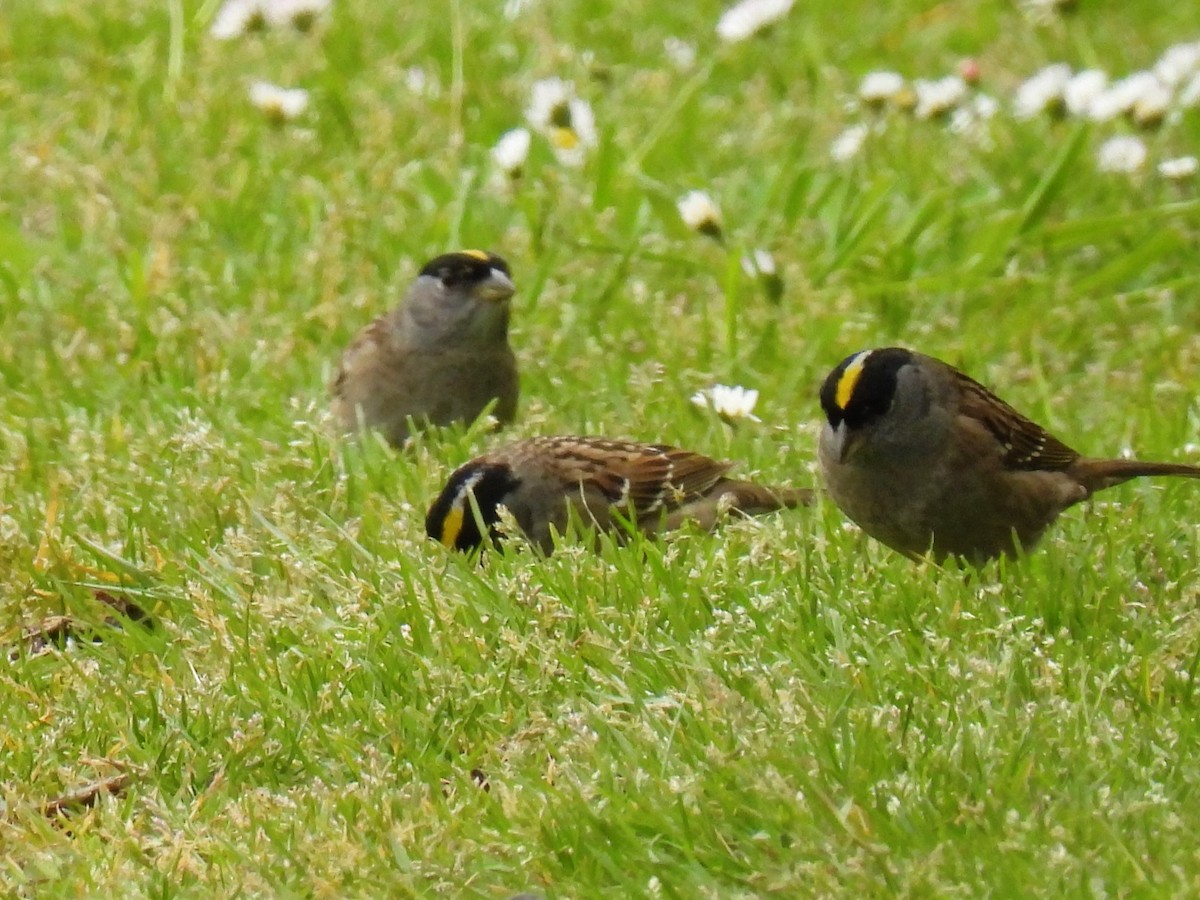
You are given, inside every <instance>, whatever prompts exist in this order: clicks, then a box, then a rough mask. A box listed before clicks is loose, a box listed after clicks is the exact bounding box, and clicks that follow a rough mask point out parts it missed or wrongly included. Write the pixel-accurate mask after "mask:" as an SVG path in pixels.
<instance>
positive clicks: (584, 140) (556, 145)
mask: <svg viewBox="0 0 1200 900" xmlns="http://www.w3.org/2000/svg"><path fill="white" fill-rule="evenodd" d="M525 117H526V118H527V119H528V120H529V123H530V124H531V125H533V127H534V128H536V129H537V130H538V131H540V132H542V133H543V134H544V135H546V137H547V139H548V140H549V141H550V146H551V148H552V149H553V150H554V155H555V156H556V157H557V158H558V161H559V162H561V163H563V164H564V165H570V166H579V165H582V164H583V161H584V158H585V155H586V152H587V150H588V149H589V148H591V147H595V146H596V143H597V136H596V116H595V114H594V113H593V112H592V107H591V105H590V104H589V103H588V102H587V101H586V100H583V99H581V98H579V97H577V96H576V95H575V85H574V84H572V83H571V82H568V81H563V80H562V79H561V78H545V79H543V80H541V81H537V82H534V84H533V89H532V92H531V95H530V100H529V106H528V108H527V109H526V110H525Z"/></svg>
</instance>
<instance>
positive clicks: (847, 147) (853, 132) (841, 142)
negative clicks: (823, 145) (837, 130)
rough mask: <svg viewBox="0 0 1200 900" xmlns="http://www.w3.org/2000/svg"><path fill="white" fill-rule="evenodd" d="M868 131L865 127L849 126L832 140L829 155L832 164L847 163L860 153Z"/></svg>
mask: <svg viewBox="0 0 1200 900" xmlns="http://www.w3.org/2000/svg"><path fill="white" fill-rule="evenodd" d="M868 133H869V129H868V128H867V126H866V125H851V126H850V127H849V128H847V129H846V130H845V131H843V132H842V133H841V134H839V135H838V136H837V137H835V138H834V139H833V143H832V144H830V145H829V155H830V157H831V158H832V159H833V161H834V162H848V161H850V160H852V159H854V157H856V156H858V154H859V153H860V152H861V151H862V148H863V144H864V143H866V140H867V134H868Z"/></svg>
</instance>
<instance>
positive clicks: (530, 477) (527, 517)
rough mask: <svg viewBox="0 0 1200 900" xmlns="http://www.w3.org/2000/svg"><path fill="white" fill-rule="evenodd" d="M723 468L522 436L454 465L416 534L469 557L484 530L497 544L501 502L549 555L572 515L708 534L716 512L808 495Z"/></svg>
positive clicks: (603, 524)
mask: <svg viewBox="0 0 1200 900" xmlns="http://www.w3.org/2000/svg"><path fill="white" fill-rule="evenodd" d="M732 465H733V464H732V463H728V462H717V461H716V460H712V459H709V458H708V457H707V456H701V455H700V454H699V453H692V452H691V451H689V450H680V449H678V448H676V447H668V446H665V445H662V444H639V443H634V442H632V441H619V440H611V439H609V438H602V437H536V438H529V439H528V440H523V441H518V442H516V443H514V444H510V445H508V446H506V447H502V448H500V449H499V450H494V451H492V452H491V453H488V454H486V455H484V456H480V457H479V458H477V459H473V460H471V461H470V462H468V463H466V464H465V465H463V466H461V467H460V468H459V469H458V470H457V471H456V472H455V473H454V474H453V475H451V476H450V481H449V482H448V483H447V485H446V487H445V488H444V489H443V490H442V492H441V494H440V495H439V496H438V498H437V499H436V500H435V501H434V503H433V506H431V507H430V509H429V514H428V515H427V516H426V518H425V530H426V531H427V532H428V533H429V536H430V537H432V538H434V539H435V540H438V541H441V542H442V543H443V544H445V545H446V546H448V547H454V548H456V549H459V550H470V549H472V548H474V547H477V546H478V545H479V544H480V543H482V542H483V533H484V531H487V532H490V534H491V537H492V538H493V539H495V538H496V537H497V533H496V526H497V524H498V522H499V519H500V513H499V509H498V507H499V506H501V505H503V506H505V507H506V508H507V509H508V510H509V511H510V512H511V513H512V515H513V518H514V519H515V520H516V522H517V524H518V525H519V526H520V527H521V530H522V531H523V532H524V533H525V535H526V536H527V537H528V538H529V540H530V541H532V542H533V543H534V544H536V545H538V546H539V547H541V548H542V550H543V551H545V552H547V553H549V552H551V551H552V550H553V533H554V532H557V533H558V534H562V533H564V532H565V531H566V529H567V523H568V521H569V520H570V518H571V517H572V515H574V516H577V517H578V520H579V521H580V522H581V523H582V524H584V525H594V526H595V528H596V529H597V530H608V531H615V532H617V533H620V531H621V530H622V528H623V527H625V523H629V522H632V523H634V524H635V525H636V527H637V528H638V529H640V530H641V531H643V532H657V531H666V530H669V529H672V528H678V527H679V526H680V525H681V524H683V523H684V522H695V523H696V524H697V525H698V526H699V527H701V528H705V529H711V528H712V527H713V526H714V525H715V524H716V522H717V519H718V516H719V514H720V512H721V510H722V508H728V509H730V510H733V511H737V512H740V513H742V514H744V515H754V514H758V513H765V512H770V511H771V510H775V509H780V508H782V507H792V506H797V505H799V504H801V503H807V502H808V501H809V500H810V497H811V492H810V491H806V490H800V489H794V488H766V487H761V486H759V485H757V484H751V483H750V482H748V481H738V480H736V479H732V478H727V477H726V473H727V472H728V471H729V470H730V468H731V467H732ZM472 498H474V499H473V502H472ZM476 510H478V517H477V516H476ZM480 525H482V526H483V529H482V530H481V528H480Z"/></svg>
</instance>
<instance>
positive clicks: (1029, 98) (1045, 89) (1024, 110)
mask: <svg viewBox="0 0 1200 900" xmlns="http://www.w3.org/2000/svg"><path fill="white" fill-rule="evenodd" d="M1070 81H1071V67H1070V66H1068V65H1067V64H1066V63H1055V64H1054V65H1052V66H1046V68H1044V69H1042V70H1041V71H1040V72H1037V73H1036V74H1035V75H1033V76H1032V77H1031V78H1029V79H1027V80H1026V81H1024V82H1023V83H1022V84H1021V86H1020V87H1018V88H1017V95H1016V98H1015V99H1014V100H1013V115H1015V116H1016V117H1017V118H1018V119H1032V118H1033V117H1034V116H1040V115H1041V114H1042V113H1056V112H1058V111H1060V110H1061V109H1062V107H1063V102H1064V101H1063V94H1064V93H1065V92H1066V88H1067V84H1068V83H1070Z"/></svg>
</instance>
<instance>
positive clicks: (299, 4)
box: [263, 0, 331, 31]
mask: <svg viewBox="0 0 1200 900" xmlns="http://www.w3.org/2000/svg"><path fill="white" fill-rule="evenodd" d="M330 3H331V0H263V5H264V6H265V7H266V12H267V19H268V20H269V21H270V22H271V24H273V25H290V26H292V27H293V28H295V29H297V30H299V31H308V30H309V29H310V28H312V27H313V24H314V23H315V22H316V21H317V18H318V17H319V16H320V15H321V14H322V13H324V12H325V11H326V10H327V9H329V6H330Z"/></svg>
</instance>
